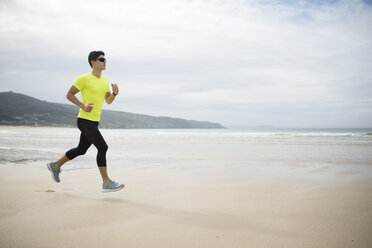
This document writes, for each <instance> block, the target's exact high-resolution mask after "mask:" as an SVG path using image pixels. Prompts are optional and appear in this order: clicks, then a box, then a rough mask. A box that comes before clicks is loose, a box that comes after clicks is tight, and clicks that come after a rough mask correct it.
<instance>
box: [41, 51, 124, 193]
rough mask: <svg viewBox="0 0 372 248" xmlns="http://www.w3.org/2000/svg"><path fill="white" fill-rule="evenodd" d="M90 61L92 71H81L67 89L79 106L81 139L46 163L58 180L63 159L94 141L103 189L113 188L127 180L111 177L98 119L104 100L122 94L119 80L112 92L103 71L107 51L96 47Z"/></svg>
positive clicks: (79, 151) (72, 155)
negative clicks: (108, 172) (82, 73)
mask: <svg viewBox="0 0 372 248" xmlns="http://www.w3.org/2000/svg"><path fill="white" fill-rule="evenodd" d="M88 62H89V64H90V66H91V67H92V72H91V73H89V74H85V75H81V76H79V77H78V78H77V80H76V81H75V83H74V84H73V85H72V86H71V88H70V90H69V91H68V92H67V95H66V97H67V99H68V100H70V101H71V102H72V103H74V104H75V105H76V106H78V107H79V108H80V112H79V115H78V119H77V126H78V128H79V129H80V131H81V134H80V141H79V144H78V146H77V147H75V148H72V149H70V150H69V151H67V152H66V154H65V155H63V156H62V157H61V158H60V159H59V160H58V161H57V162H49V163H47V167H48V169H49V171H50V172H51V174H52V178H53V179H54V181H55V182H57V183H59V182H60V179H59V174H60V173H61V169H60V168H61V167H62V165H63V164H64V163H66V162H67V161H69V160H72V159H74V158H75V157H77V156H79V155H84V154H85V152H86V151H87V150H88V148H89V147H90V146H91V145H92V144H94V146H95V147H96V148H97V150H98V152H97V165H98V168H99V171H100V173H101V176H102V180H103V184H102V192H113V191H118V190H120V189H122V188H124V184H118V183H116V182H114V181H112V180H111V179H110V178H109V176H108V174H107V164H106V152H107V149H108V146H107V144H106V142H105V140H104V139H103V137H102V135H101V133H100V131H99V130H98V123H99V121H100V117H101V109H102V104H103V100H106V103H108V104H111V103H112V102H113V101H114V100H115V97H116V96H117V95H118V94H119V88H118V86H117V84H111V86H112V93H111V92H110V87H109V83H108V80H107V78H105V77H104V76H102V75H101V73H102V70H105V69H106V59H105V53H104V52H102V51H93V52H91V53H90V54H89V56H88ZM79 91H80V92H81V96H82V98H83V101H82V102H80V101H79V99H78V98H77V97H76V96H75V95H76V94H77V93H78V92H79Z"/></svg>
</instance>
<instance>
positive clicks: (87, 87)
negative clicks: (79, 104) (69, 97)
mask: <svg viewBox="0 0 372 248" xmlns="http://www.w3.org/2000/svg"><path fill="white" fill-rule="evenodd" d="M73 85H74V86H75V87H76V88H77V89H78V90H80V92H81V96H82V98H83V104H88V103H94V105H93V109H92V111H91V112H89V113H88V112H85V111H84V110H82V109H80V112H79V115H78V117H79V118H83V119H87V120H91V121H100V119H101V110H102V104H103V100H104V99H105V95H106V93H107V92H110V86H109V82H108V80H107V78H105V77H104V76H101V77H100V78H97V77H95V76H94V75H93V74H92V73H88V74H85V75H81V76H79V77H78V78H77V79H76V81H75V83H74V84H73Z"/></svg>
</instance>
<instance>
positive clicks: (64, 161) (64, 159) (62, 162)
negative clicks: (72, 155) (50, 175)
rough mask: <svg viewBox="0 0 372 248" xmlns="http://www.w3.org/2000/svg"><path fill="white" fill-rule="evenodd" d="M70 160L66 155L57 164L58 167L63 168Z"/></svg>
mask: <svg viewBox="0 0 372 248" xmlns="http://www.w3.org/2000/svg"><path fill="white" fill-rule="evenodd" d="M69 160H70V159H69V158H68V157H67V156H66V154H65V155H63V156H62V157H61V158H60V159H59V160H58V161H57V162H56V167H57V168H61V166H62V165H63V164H64V163H66V162H67V161H69Z"/></svg>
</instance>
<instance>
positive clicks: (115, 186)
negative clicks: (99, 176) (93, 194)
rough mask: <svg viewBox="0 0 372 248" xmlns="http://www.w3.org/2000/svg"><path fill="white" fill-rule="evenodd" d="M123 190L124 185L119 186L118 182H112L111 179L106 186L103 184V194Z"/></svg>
mask: <svg viewBox="0 0 372 248" xmlns="http://www.w3.org/2000/svg"><path fill="white" fill-rule="evenodd" d="M122 188H124V184H118V183H117V182H114V181H111V179H109V181H108V183H107V184H106V185H105V184H102V192H103V193H107V192H115V191H118V190H121V189H122Z"/></svg>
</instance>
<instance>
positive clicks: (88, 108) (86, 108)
mask: <svg viewBox="0 0 372 248" xmlns="http://www.w3.org/2000/svg"><path fill="white" fill-rule="evenodd" d="M93 105H94V103H88V104H84V105H83V107H82V109H83V110H84V111H85V112H88V113H89V112H91V111H92V109H93Z"/></svg>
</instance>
